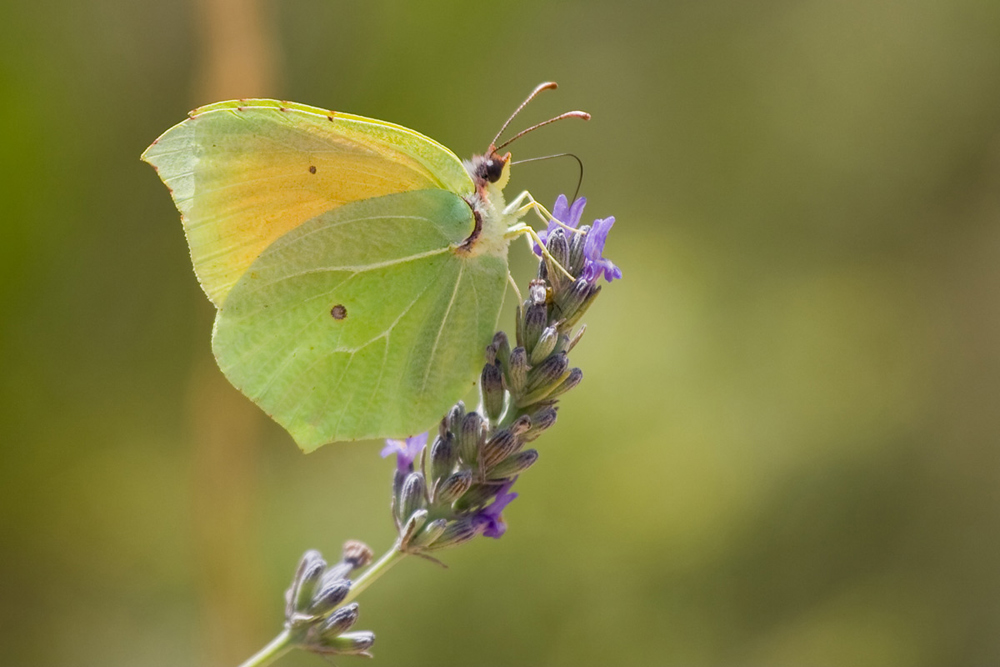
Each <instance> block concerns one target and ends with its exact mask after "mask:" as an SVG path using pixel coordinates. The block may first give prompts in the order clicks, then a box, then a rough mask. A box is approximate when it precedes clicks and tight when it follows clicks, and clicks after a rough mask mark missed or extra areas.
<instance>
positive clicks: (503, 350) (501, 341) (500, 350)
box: [489, 331, 510, 375]
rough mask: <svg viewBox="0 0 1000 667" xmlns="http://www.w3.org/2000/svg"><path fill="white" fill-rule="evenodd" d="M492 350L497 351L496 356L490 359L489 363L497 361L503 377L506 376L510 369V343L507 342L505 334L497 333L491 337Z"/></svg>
mask: <svg viewBox="0 0 1000 667" xmlns="http://www.w3.org/2000/svg"><path fill="white" fill-rule="evenodd" d="M493 348H494V349H495V350H496V351H497V354H496V357H495V358H494V359H490V360H489V361H491V362H493V361H499V362H500V367H501V369H503V372H504V375H507V374H508V369H509V368H510V342H509V341H508V340H507V334H505V333H504V332H502V331H498V332H497V333H496V335H495V336H493Z"/></svg>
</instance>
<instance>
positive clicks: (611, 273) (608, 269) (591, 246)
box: [583, 216, 622, 285]
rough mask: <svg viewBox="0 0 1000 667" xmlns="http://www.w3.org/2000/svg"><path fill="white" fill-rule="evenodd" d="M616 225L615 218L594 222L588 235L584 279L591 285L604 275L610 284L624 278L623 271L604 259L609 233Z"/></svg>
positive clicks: (584, 258)
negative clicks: (616, 279)
mask: <svg viewBox="0 0 1000 667" xmlns="http://www.w3.org/2000/svg"><path fill="white" fill-rule="evenodd" d="M614 224H615V218H614V216H611V217H610V218H604V219H603V220H600V219H598V220H594V225H593V227H591V229H590V231H589V232H588V233H587V239H586V240H585V241H584V242H583V278H584V279H585V280H586V281H587V282H589V283H590V284H591V285H593V284H594V283H596V282H597V279H598V278H600V277H601V273H603V274H604V279H605V280H607V281H608V282H609V283H610V282H611V281H612V280H614V279H615V278H619V279H620V278H621V277H622V270H621V269H619V268H618V267H617V266H615V265H614V263H613V262H612V261H611V260H610V259H607V258H606V257H602V255H603V253H604V244H605V243H607V241H608V232H609V231H611V227H612V225H614Z"/></svg>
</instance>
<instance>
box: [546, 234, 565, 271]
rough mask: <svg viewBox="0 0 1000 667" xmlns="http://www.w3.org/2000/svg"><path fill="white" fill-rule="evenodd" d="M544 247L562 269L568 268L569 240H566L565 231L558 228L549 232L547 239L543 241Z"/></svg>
mask: <svg viewBox="0 0 1000 667" xmlns="http://www.w3.org/2000/svg"><path fill="white" fill-rule="evenodd" d="M545 247H546V248H547V249H548V251H549V254H550V255H552V259H554V260H556V261H557V262H559V264H561V265H562V267H563V268H564V269H567V270H568V267H569V241H567V240H566V232H564V231H563V230H562V229H560V228H556V229H555V230H553V232H552V233H551V234H549V239H548V241H546V242H545Z"/></svg>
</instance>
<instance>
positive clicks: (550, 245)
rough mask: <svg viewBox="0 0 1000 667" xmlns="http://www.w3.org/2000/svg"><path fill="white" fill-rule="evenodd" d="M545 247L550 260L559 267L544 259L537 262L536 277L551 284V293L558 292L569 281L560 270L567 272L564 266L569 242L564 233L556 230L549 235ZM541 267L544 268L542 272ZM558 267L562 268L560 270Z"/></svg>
mask: <svg viewBox="0 0 1000 667" xmlns="http://www.w3.org/2000/svg"><path fill="white" fill-rule="evenodd" d="M545 247H546V248H547V249H548V251H549V254H550V255H551V256H552V259H554V260H555V261H556V262H558V263H559V266H556V265H555V264H553V263H552V260H550V259H549V258H548V257H546V258H545V259H544V261H542V262H539V267H538V268H539V272H538V277H539V278H540V279H543V280H547V281H548V282H549V283H551V284H552V289H553V291H555V292H558V291H560V290H562V289H563V287H564V286H565V284H566V282H567V281H569V280H570V279H569V278H568V277H567V276H566V274H565V273H563V271H562V269H565V270H566V271H569V269H567V268H566V265H567V264H569V241H567V240H566V233H565V232H563V230H562V229H556V230H555V231H554V232H553V233H552V234H550V235H549V240H548V242H547V243H546V244H545ZM542 267H544V272H543V271H542ZM559 267H562V269H560V268H559Z"/></svg>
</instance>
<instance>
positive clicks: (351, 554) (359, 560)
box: [340, 540, 375, 570]
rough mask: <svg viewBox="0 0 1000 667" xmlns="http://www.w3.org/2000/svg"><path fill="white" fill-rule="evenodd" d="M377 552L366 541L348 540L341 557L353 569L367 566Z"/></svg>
mask: <svg viewBox="0 0 1000 667" xmlns="http://www.w3.org/2000/svg"><path fill="white" fill-rule="evenodd" d="M374 557H375V552H374V551H372V549H371V547H369V546H368V545H367V544H365V543H364V542H361V541H359V540H347V541H346V542H344V551H343V555H341V557H340V559H341V560H342V561H344V562H345V563H347V564H348V565H350V566H351V569H354V570H356V569H358V568H359V567H365V566H367V565H368V564H369V563H371V562H372V558H374Z"/></svg>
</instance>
